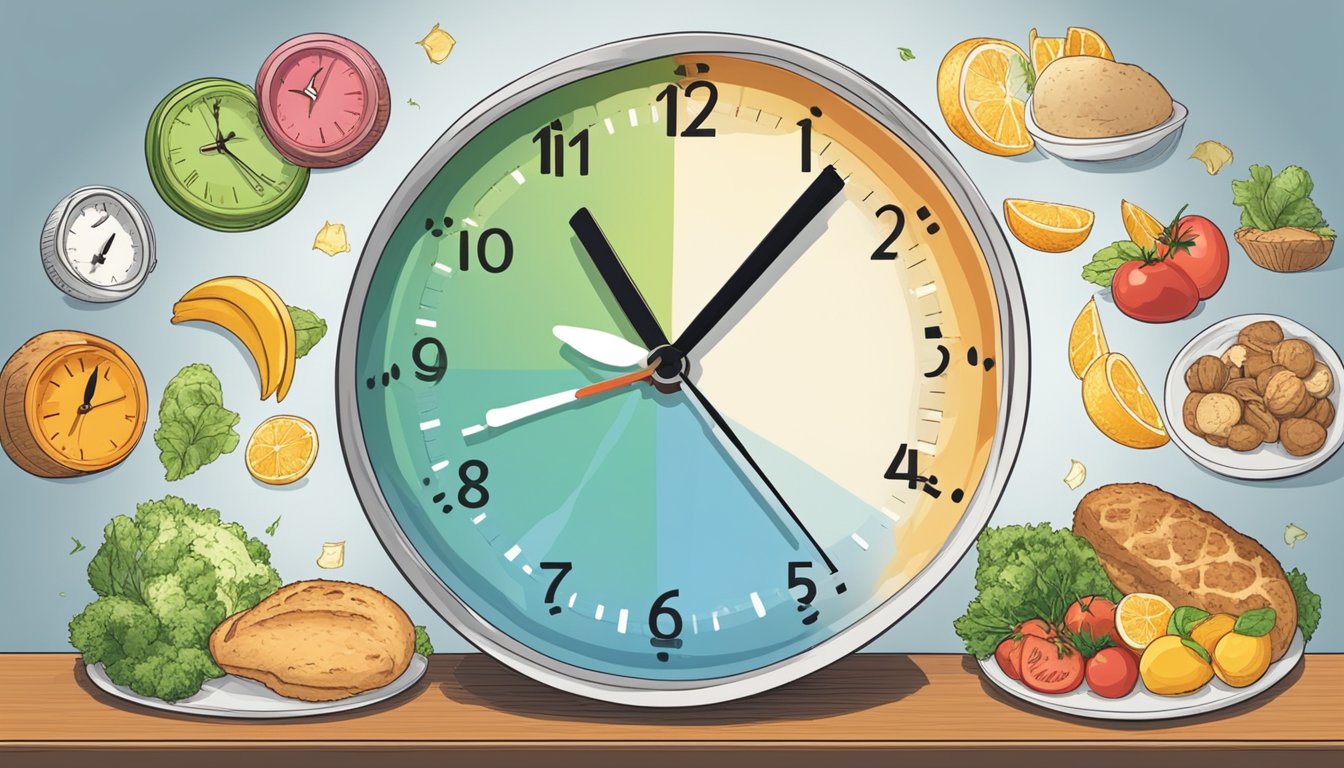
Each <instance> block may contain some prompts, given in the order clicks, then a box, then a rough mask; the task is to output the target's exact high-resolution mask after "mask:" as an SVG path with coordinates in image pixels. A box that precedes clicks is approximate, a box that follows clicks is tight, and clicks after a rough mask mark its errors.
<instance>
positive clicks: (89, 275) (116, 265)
mask: <svg viewBox="0 0 1344 768" xmlns="http://www.w3.org/2000/svg"><path fill="white" fill-rule="evenodd" d="M62 245H63V246H64V252H65V256H66V260H67V262H68V263H69V265H70V267H71V270H72V271H73V272H74V273H75V274H76V275H78V276H79V277H80V278H82V279H83V280H84V281H85V282H87V283H89V284H90V285H95V286H98V287H101V288H112V289H115V288H118V287H120V286H125V285H127V284H129V283H132V282H134V281H136V280H138V279H139V278H140V277H141V276H142V272H143V271H144V268H145V241H144V236H143V234H142V232H141V230H140V226H139V222H137V221H136V217H135V216H134V215H133V214H132V213H131V211H130V209H128V208H127V207H126V206H125V205H123V204H122V203H121V201H119V200H117V199H115V198H112V197H106V196H94V197H90V198H87V199H85V200H83V201H82V202H81V203H80V206H79V208H78V209H76V210H75V211H73V212H71V213H70V215H69V218H68V219H67V223H66V228H65V232H64V234H63V242H62Z"/></svg>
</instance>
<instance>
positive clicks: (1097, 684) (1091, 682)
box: [1086, 646, 1139, 699]
mask: <svg viewBox="0 0 1344 768" xmlns="http://www.w3.org/2000/svg"><path fill="white" fill-rule="evenodd" d="M1086 677H1087V686H1088V687H1089V688H1091V689H1092V692H1093V693H1095V694H1097V695H1098V696H1104V697H1105V698H1108V699H1118V698H1121V697H1122V696H1127V695H1129V692H1130V691H1132V690H1134V684H1135V683H1137V682H1138V681H1139V662H1138V660H1137V659H1135V658H1134V654H1132V653H1130V652H1129V651H1127V650H1125V649H1124V648H1116V647H1114V646H1112V647H1110V648H1102V649H1101V650H1100V651H1097V654H1096V655H1095V656H1093V657H1092V658H1090V659H1088V660H1087V673H1086Z"/></svg>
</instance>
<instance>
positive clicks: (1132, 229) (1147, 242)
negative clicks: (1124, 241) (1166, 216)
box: [1120, 200, 1163, 251]
mask: <svg viewBox="0 0 1344 768" xmlns="http://www.w3.org/2000/svg"><path fill="white" fill-rule="evenodd" d="M1120 218H1121V220H1123V221H1124V222H1125V232H1127V233H1128V234H1129V239H1130V240H1133V241H1134V244H1135V245H1137V246H1139V247H1140V248H1142V249H1144V250H1145V251H1151V250H1153V249H1154V248H1156V247H1157V236H1158V235H1160V234H1162V230H1163V226H1162V222H1160V221H1158V220H1157V219H1156V218H1155V217H1154V216H1153V214H1151V213H1149V212H1147V211H1145V210H1143V209H1142V208H1140V207H1139V206H1137V205H1135V204H1133V203H1131V202H1129V201H1128V200H1121V201H1120Z"/></svg>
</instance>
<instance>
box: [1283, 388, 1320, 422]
mask: <svg viewBox="0 0 1344 768" xmlns="http://www.w3.org/2000/svg"><path fill="white" fill-rule="evenodd" d="M1304 389H1305V387H1304ZM1315 406H1316V398H1314V397H1312V396H1311V395H1307V396H1306V397H1304V398H1302V404H1301V405H1299V406H1297V408H1296V409H1295V410H1294V411H1293V412H1292V413H1291V414H1289V416H1291V417H1293V418H1295V419H1301V418H1305V417H1306V415H1307V414H1308V413H1310V412H1311V409H1312V408H1314V407H1315Z"/></svg>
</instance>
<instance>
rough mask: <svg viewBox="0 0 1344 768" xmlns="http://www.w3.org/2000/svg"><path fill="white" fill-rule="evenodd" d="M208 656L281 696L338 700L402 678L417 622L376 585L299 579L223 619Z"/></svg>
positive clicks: (221, 666)
mask: <svg viewBox="0 0 1344 768" xmlns="http://www.w3.org/2000/svg"><path fill="white" fill-rule="evenodd" d="M210 653H211V655H213V656H214V657H215V663H217V664H219V666H220V668H221V669H223V670H224V671H225V672H228V673H229V674H232V675H237V676H239V677H246V678H248V679H251V680H256V681H258V682H260V683H262V684H263V685H265V686H266V687H267V688H270V689H271V690H273V691H275V692H276V693H278V694H280V695H282V696H288V697H290V698H294V699H303V700H304V701H334V700H336V699H344V698H346V697H349V696H354V695H355V694H357V693H363V692H364V691H371V690H374V689H375V688H381V687H383V686H384V685H387V684H388V683H390V682H392V681H393V680H396V679H397V678H398V677H400V676H401V674H402V673H403V672H405V671H406V668H407V667H408V666H410V663H411V656H412V655H413V654H414V653H415V627H414V625H412V624H411V620H410V618H409V617H407V615H406V612H405V611H403V610H402V609H401V606H399V605H397V604H396V603H395V602H393V601H392V599H391V598H389V597H387V596H386V595H384V594H383V593H381V592H379V591H378V590H376V589H372V588H370V587H365V586H361V585H359V584H351V583H349V582H344V581H324V580H315V581H298V582H295V583H293V584H290V585H288V586H284V587H281V588H280V589H279V590H277V591H276V592H275V594H273V595H271V596H270V597H268V598H266V599H265V600H262V601H261V602H260V603H257V605H256V607H254V608H252V609H251V610H248V611H243V612H241V613H235V614H234V615H232V616H230V617H229V618H227V619H225V620H224V621H223V622H221V623H220V625H219V626H218V627H216V628H215V631H214V632H212V633H211V634H210Z"/></svg>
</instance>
